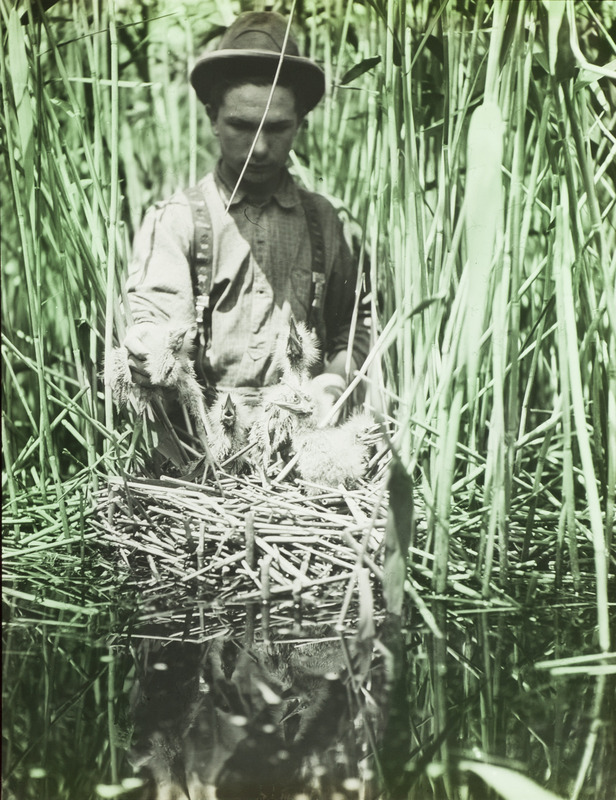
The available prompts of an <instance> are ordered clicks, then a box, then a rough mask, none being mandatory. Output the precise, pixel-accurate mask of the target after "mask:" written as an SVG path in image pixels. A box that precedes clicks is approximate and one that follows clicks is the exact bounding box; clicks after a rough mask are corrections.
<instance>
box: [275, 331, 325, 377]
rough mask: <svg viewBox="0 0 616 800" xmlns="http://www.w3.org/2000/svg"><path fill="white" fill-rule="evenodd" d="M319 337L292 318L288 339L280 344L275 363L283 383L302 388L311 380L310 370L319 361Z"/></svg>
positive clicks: (282, 340)
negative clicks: (280, 372) (297, 385)
mask: <svg viewBox="0 0 616 800" xmlns="http://www.w3.org/2000/svg"><path fill="white" fill-rule="evenodd" d="M319 355H320V354H319V341H318V339H317V335H316V334H315V333H313V332H312V331H311V330H309V329H308V327H307V325H305V324H304V323H303V322H295V320H294V319H293V317H291V319H290V322H289V333H288V335H287V337H286V339H284V338H283V339H281V340H280V341H279V343H278V348H277V352H276V354H275V356H274V363H275V364H276V366H277V367H278V368H279V369H280V370H281V371H282V381H284V382H286V383H291V384H294V383H296V384H299V385H300V386H301V385H303V384H305V383H306V382H307V381H309V380H310V369H311V367H312V366H313V365H314V364H316V363H317V361H318V360H319Z"/></svg>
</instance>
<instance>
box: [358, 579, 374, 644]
mask: <svg viewBox="0 0 616 800" xmlns="http://www.w3.org/2000/svg"><path fill="white" fill-rule="evenodd" d="M357 589H358V593H359V622H358V625H357V639H358V641H360V642H367V641H371V640H372V639H374V635H375V633H376V631H375V627H374V599H373V597H372V587H371V586H370V571H369V570H368V569H360V570H359V573H358V575H357Z"/></svg>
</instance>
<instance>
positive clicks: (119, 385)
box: [105, 328, 204, 424]
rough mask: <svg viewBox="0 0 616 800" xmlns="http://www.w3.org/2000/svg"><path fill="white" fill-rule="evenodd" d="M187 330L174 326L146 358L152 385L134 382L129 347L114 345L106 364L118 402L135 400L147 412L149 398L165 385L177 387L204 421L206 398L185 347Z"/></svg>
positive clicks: (121, 404) (181, 395)
mask: <svg viewBox="0 0 616 800" xmlns="http://www.w3.org/2000/svg"><path fill="white" fill-rule="evenodd" d="M185 338H186V330H185V329H174V328H170V329H169V330H167V331H165V332H164V334H163V335H162V336H161V337H160V344H159V345H158V346H157V347H154V348H153V349H152V350H151V351H150V352H149V354H148V355H147V357H146V359H145V364H144V366H145V369H146V371H147V373H148V375H149V377H150V381H151V383H152V386H151V387H144V386H138V385H137V384H135V383H134V381H133V378H132V375H131V371H130V366H129V361H128V357H129V356H128V351H127V350H126V348H125V347H116V348H114V349H113V350H112V351H111V353H110V354H109V356H108V357H107V360H106V364H105V381H106V383H108V384H109V386H110V387H111V394H112V397H113V400H114V402H115V403H116V405H118V406H119V407H123V406H125V405H126V404H127V403H128V402H129V400H130V401H132V402H133V403H134V404H135V406H136V408H137V410H138V411H139V412H143V411H144V410H145V408H146V406H147V405H148V403H149V401H150V400H152V399H153V398H154V397H158V396H160V390H161V388H170V387H171V388H173V389H175V390H176V391H177V394H178V398H179V400H180V402H182V403H183V404H184V405H185V406H186V408H187V409H188V411H189V413H190V414H191V416H192V417H193V419H195V420H197V421H198V422H200V423H201V424H203V421H204V419H203V415H204V411H203V398H202V392H201V387H200V386H199V383H198V381H197V377H196V375H195V370H194V367H193V365H192V362H191V360H190V358H189V355H188V348H187V347H186V346H185Z"/></svg>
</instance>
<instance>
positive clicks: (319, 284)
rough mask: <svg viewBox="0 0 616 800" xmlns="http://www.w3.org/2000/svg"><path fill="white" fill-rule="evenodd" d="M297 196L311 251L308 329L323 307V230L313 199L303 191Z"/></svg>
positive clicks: (313, 323)
mask: <svg viewBox="0 0 616 800" xmlns="http://www.w3.org/2000/svg"><path fill="white" fill-rule="evenodd" d="M299 195H300V198H301V201H302V206H303V208H304V214H305V216H306V223H307V225H308V235H309V237H310V249H311V250H312V285H311V289H310V307H309V309H308V319H307V320H306V324H307V325H308V327H309V328H313V327H314V326H315V325H316V322H317V319H318V315H319V312H320V311H321V309H322V307H323V291H324V289H325V242H324V241H323V229H322V228H321V223H320V221H319V213H318V211H317V205H316V203H315V201H314V197H313V196H312V195H311V194H310V192H307V191H306V190H305V189H300V190H299Z"/></svg>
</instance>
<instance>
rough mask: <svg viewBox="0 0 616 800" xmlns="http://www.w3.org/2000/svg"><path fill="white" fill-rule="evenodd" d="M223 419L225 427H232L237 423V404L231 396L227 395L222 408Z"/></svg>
mask: <svg viewBox="0 0 616 800" xmlns="http://www.w3.org/2000/svg"><path fill="white" fill-rule="evenodd" d="M222 419H223V422H224V424H225V425H227V426H231V425H233V423H234V422H235V403H234V402H233V400H232V399H231V395H230V394H228V395H227V399H226V400H225V404H224V406H223V407H222Z"/></svg>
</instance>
